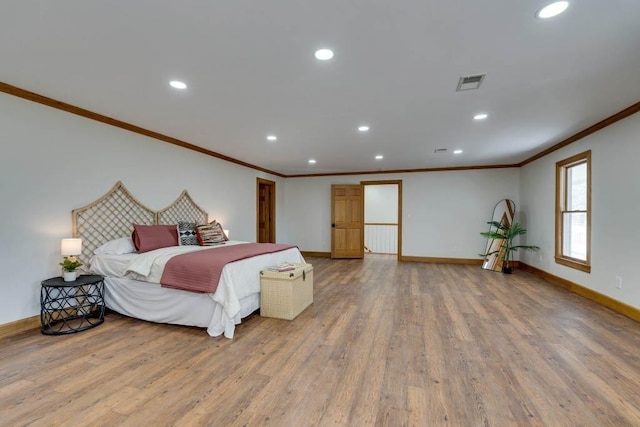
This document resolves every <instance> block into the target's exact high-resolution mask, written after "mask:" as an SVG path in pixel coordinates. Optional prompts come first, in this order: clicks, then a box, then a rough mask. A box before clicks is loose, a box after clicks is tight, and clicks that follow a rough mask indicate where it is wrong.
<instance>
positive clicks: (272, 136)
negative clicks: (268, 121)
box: [267, 135, 278, 141]
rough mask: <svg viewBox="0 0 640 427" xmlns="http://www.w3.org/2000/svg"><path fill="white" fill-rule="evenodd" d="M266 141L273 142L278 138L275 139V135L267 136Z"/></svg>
mask: <svg viewBox="0 0 640 427" xmlns="http://www.w3.org/2000/svg"><path fill="white" fill-rule="evenodd" d="M267 139H268V140H269V141H275V140H276V139H278V137H277V136H275V135H269V136H267Z"/></svg>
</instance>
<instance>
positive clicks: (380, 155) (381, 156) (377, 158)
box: [376, 154, 384, 160]
mask: <svg viewBox="0 0 640 427" xmlns="http://www.w3.org/2000/svg"><path fill="white" fill-rule="evenodd" d="M382 159H384V156H383V155H382V154H378V155H377V156H376V160H382Z"/></svg>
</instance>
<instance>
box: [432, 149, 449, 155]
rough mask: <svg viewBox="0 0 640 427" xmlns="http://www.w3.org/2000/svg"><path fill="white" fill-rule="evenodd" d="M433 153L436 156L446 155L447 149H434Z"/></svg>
mask: <svg viewBox="0 0 640 427" xmlns="http://www.w3.org/2000/svg"><path fill="white" fill-rule="evenodd" d="M433 152H434V153H436V154H441V153H446V152H447V149H446V148H436V149H435V150H433Z"/></svg>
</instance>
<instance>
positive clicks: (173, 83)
mask: <svg viewBox="0 0 640 427" xmlns="http://www.w3.org/2000/svg"><path fill="white" fill-rule="evenodd" d="M169 85H170V86H171V87H173V88H176V89H186V88H187V84H186V83H184V82H181V81H179V80H171V81H170V82H169Z"/></svg>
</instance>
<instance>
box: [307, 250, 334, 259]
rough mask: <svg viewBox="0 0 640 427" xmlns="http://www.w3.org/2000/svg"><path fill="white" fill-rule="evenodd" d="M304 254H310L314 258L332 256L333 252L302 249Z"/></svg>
mask: <svg viewBox="0 0 640 427" xmlns="http://www.w3.org/2000/svg"><path fill="white" fill-rule="evenodd" d="M300 253H301V254H302V256H308V257H312V258H331V252H311V251H300Z"/></svg>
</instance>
